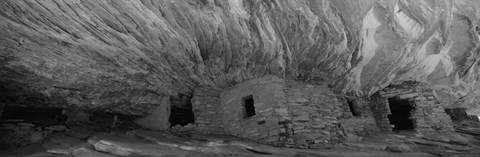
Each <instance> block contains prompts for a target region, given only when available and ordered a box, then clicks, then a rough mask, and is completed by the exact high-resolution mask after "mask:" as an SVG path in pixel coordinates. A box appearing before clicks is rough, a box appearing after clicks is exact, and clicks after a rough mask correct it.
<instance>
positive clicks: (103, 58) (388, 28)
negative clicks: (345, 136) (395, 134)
mask: <svg viewBox="0 0 480 157" xmlns="http://www.w3.org/2000/svg"><path fill="white" fill-rule="evenodd" d="M479 6H480V1H476V0H455V1H450V0H443V1H441V0H361V1H359V0H270V1H267V0H228V1H225V0H118V1H117V0H2V1H1V2H0V29H1V30H0V77H1V78H0V82H1V84H2V86H1V87H0V88H2V90H3V92H4V93H3V94H2V95H3V96H4V97H9V98H11V97H22V96H23V95H26V94H28V95H38V97H42V96H44V97H47V98H49V99H51V100H63V101H66V102H65V103H66V104H68V105H76V106H84V107H92V108H95V107H102V108H103V107H106V108H111V109H112V110H118V111H121V110H124V109H131V110H129V111H131V112H132V113H131V114H141V113H142V112H143V111H144V110H145V109H148V108H149V107H148V106H149V104H153V103H155V102H158V101H160V100H161V98H159V96H162V95H174V94H176V93H188V92H191V91H192V90H193V89H195V88H217V89H221V88H225V87H228V86H231V85H233V84H236V83H239V82H243V81H244V80H248V79H251V78H255V77H260V76H264V75H268V74H273V75H277V76H281V77H290V78H294V79H298V80H302V81H308V82H311V83H316V84H328V85H329V86H330V87H331V88H332V89H333V90H334V91H335V92H336V93H342V94H346V95H349V96H359V97H361V96H369V95H371V94H373V93H375V92H377V91H378V90H381V89H382V88H384V87H386V86H388V85H390V84H397V83H401V82H403V81H419V82H425V83H427V84H429V85H430V86H431V87H433V88H434V89H436V91H437V93H438V94H439V95H442V94H443V95H448V96H450V97H451V98H452V99H458V100H462V101H464V102H465V104H468V105H472V104H475V103H476V102H477V95H479V94H477V93H480V84H479V83H477V79H478V76H479V74H480V72H479V68H478V63H477V62H478V60H479V59H480V56H479V48H478V46H479V44H478V43H479V31H480V29H479V28H478V26H477V24H478V22H477V21H478V20H477V19H478V17H480V9H477V8H478V7H479ZM442 97H445V96H442ZM56 98H58V99H56ZM25 99H28V98H25Z"/></svg>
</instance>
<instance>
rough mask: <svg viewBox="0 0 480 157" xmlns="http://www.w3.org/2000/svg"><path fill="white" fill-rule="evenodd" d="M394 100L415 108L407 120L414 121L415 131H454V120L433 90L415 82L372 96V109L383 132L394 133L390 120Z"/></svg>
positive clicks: (387, 89)
mask: <svg viewBox="0 0 480 157" xmlns="http://www.w3.org/2000/svg"><path fill="white" fill-rule="evenodd" d="M394 100H403V101H404V102H405V103H407V104H406V105H410V106H411V107H412V108H413V109H412V110H411V111H410V116H409V117H407V118H408V119H410V120H412V122H413V129H414V130H415V131H452V130H453V123H452V120H451V119H450V117H449V116H448V115H447V114H446V113H445V110H444V108H443V106H442V104H440V103H439V102H438V101H437V99H436V98H435V96H434V93H433V90H432V89H429V88H427V87H426V86H425V85H423V84H420V83H415V82H405V83H403V84H401V85H395V86H389V87H387V88H385V89H383V90H381V91H380V92H378V93H376V94H375V95H374V96H372V109H373V112H374V113H375V119H376V121H377V125H378V127H379V128H380V129H381V130H383V131H392V129H393V128H394V126H393V125H391V124H390V120H389V118H388V115H391V114H392V113H391V109H390V107H391V105H393V104H389V103H391V102H392V101H394ZM395 105H396V104H395ZM394 107H396V106H394Z"/></svg>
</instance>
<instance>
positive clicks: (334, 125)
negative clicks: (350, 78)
mask: <svg viewBox="0 0 480 157" xmlns="http://www.w3.org/2000/svg"><path fill="white" fill-rule="evenodd" d="M284 91H285V94H286V99H287V104H288V110H289V111H290V115H291V117H292V129H293V137H294V140H295V142H296V144H297V145H312V144H321V143H323V144H325V143H337V142H341V141H343V140H345V132H344V129H343V126H342V125H341V123H340V122H339V121H338V119H337V117H341V116H342V115H343V114H344V109H343V108H341V107H342V106H343V104H342V103H341V102H340V101H339V100H338V99H337V95H335V94H333V93H332V92H331V91H330V89H329V88H327V87H324V86H314V85H309V84H305V83H301V82H296V81H293V80H287V82H286V86H285V88H284Z"/></svg>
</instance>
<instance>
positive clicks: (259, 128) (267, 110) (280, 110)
mask: <svg viewBox="0 0 480 157" xmlns="http://www.w3.org/2000/svg"><path fill="white" fill-rule="evenodd" d="M250 95H251V96H253V100H254V107H255V113H256V114H255V115H254V116H252V117H247V118H245V117H244V115H243V112H242V111H243V110H244V109H243V107H244V106H243V102H242V101H243V100H242V98H244V97H246V96H250ZM284 97H285V94H284V93H283V79H281V78H278V77H276V76H265V77H262V78H258V79H252V80H249V81H246V82H243V83H241V84H238V85H236V86H234V87H231V88H228V89H225V90H223V91H222V94H221V98H222V100H221V102H222V105H223V106H222V110H223V115H224V118H223V119H224V124H225V133H227V134H230V135H233V136H237V137H243V138H247V139H251V140H255V141H259V142H263V143H278V142H283V141H282V140H285V136H286V135H287V131H286V128H285V123H286V122H287V123H288V122H289V121H290V118H289V115H288V110H287V107H286V105H285V99H284Z"/></svg>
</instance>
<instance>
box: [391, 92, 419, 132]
mask: <svg viewBox="0 0 480 157" xmlns="http://www.w3.org/2000/svg"><path fill="white" fill-rule="evenodd" d="M388 104H389V106H390V111H391V113H392V114H391V115H388V120H390V124H393V125H394V128H393V131H402V130H413V129H414V126H413V120H412V119H410V116H411V115H410V114H411V112H412V110H413V109H414V107H413V106H412V103H411V102H410V101H408V100H400V99H396V98H391V99H388Z"/></svg>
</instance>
